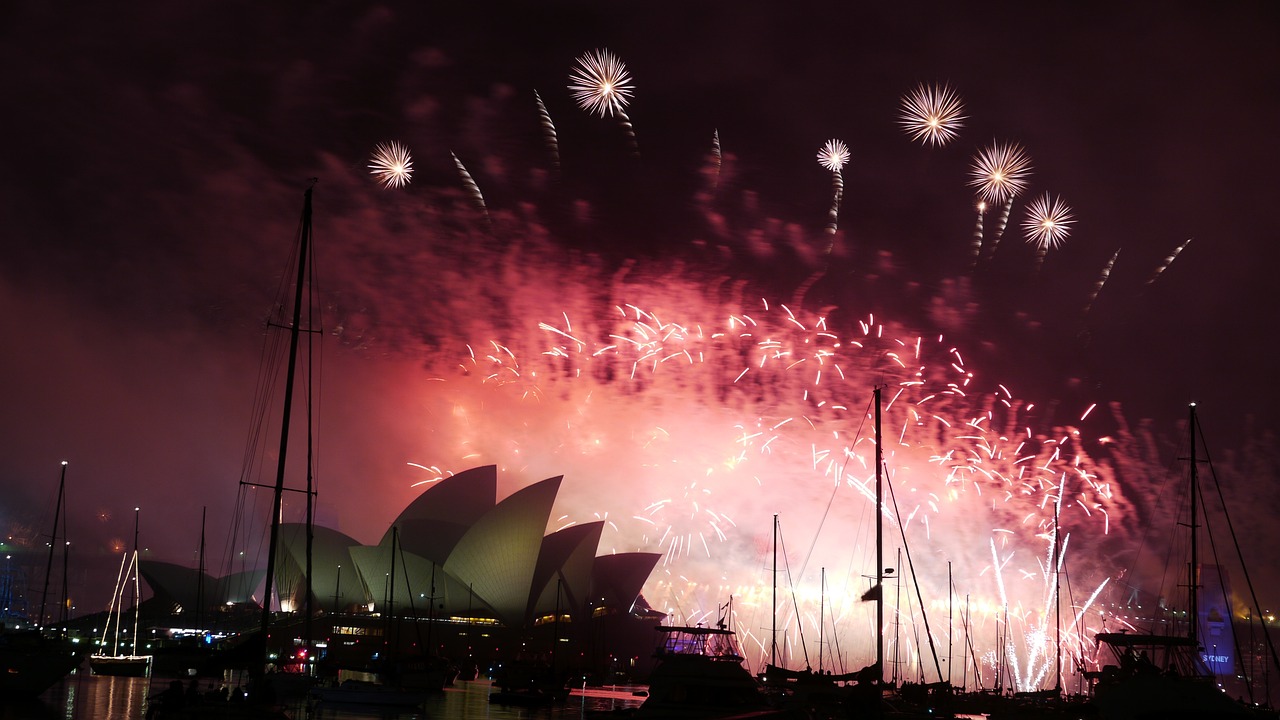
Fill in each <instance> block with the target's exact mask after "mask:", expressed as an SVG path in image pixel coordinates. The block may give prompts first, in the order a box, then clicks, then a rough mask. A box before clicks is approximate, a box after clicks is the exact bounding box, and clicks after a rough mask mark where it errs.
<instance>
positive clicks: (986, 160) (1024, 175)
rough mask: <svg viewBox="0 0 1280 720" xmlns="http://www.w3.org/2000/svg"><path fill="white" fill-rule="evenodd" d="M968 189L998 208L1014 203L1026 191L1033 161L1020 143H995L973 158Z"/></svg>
mask: <svg viewBox="0 0 1280 720" xmlns="http://www.w3.org/2000/svg"><path fill="white" fill-rule="evenodd" d="M970 174H971V175H972V176H973V179H971V180H970V181H969V186H970V187H974V188H977V191H978V196H979V197H980V198H981V199H983V200H986V201H987V202H989V203H991V204H993V205H996V204H999V203H1002V202H1005V201H1006V200H1012V199H1013V198H1015V197H1017V196H1018V195H1021V194H1022V191H1023V190H1025V189H1026V187H1027V179H1028V178H1029V177H1030V176H1031V158H1030V157H1028V156H1027V153H1026V151H1024V150H1023V149H1022V146H1020V145H1018V144H1017V143H1012V144H1009V143H998V142H997V143H992V144H991V146H990V147H987V148H985V149H983V150H982V151H980V152H979V153H978V154H977V155H975V156H974V158H973V165H972V167H971V169H970Z"/></svg>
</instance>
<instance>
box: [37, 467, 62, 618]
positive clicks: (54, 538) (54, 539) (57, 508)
mask: <svg viewBox="0 0 1280 720" xmlns="http://www.w3.org/2000/svg"><path fill="white" fill-rule="evenodd" d="M66 488H67V461H66V460H63V461H62V476H61V479H59V480H58V502H57V504H56V505H54V506H53V531H52V532H51V533H50V534H49V562H48V564H46V565H45V568H44V592H42V593H41V594H40V628H41V629H43V628H44V610H45V606H46V605H47V604H48V600H49V576H50V575H52V574H53V549H54V547H56V546H57V544H58V518H60V517H62V503H63V492H64V491H65V490H66ZM64 592H65V588H64Z"/></svg>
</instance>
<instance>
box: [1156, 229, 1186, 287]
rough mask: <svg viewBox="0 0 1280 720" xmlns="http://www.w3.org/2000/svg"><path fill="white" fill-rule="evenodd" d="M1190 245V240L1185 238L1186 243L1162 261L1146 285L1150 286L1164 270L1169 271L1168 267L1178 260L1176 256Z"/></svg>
mask: <svg viewBox="0 0 1280 720" xmlns="http://www.w3.org/2000/svg"><path fill="white" fill-rule="evenodd" d="M1190 244H1191V238H1187V240H1186V242H1184V243H1182V244H1181V245H1179V246H1178V247H1176V248H1174V250H1173V252H1172V253H1170V254H1169V256H1168V257H1166V258H1165V259H1164V262H1163V263H1161V264H1160V267H1158V268H1156V271H1155V273H1154V274H1153V275H1152V276H1151V279H1150V280H1148V281H1147V285H1151V283H1153V282H1155V281H1156V278H1158V277H1160V275H1161V274H1162V273H1164V271H1165V270H1167V269H1169V266H1170V265H1172V264H1173V261H1174V260H1176V259H1177V258H1178V255H1179V254H1180V253H1181V252H1182V251H1183V250H1184V249H1185V248H1186V247H1187V246H1188V245H1190Z"/></svg>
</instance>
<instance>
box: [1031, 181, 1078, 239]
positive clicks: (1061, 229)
mask: <svg viewBox="0 0 1280 720" xmlns="http://www.w3.org/2000/svg"><path fill="white" fill-rule="evenodd" d="M1074 222H1075V220H1074V219H1072V215H1071V208H1069V207H1067V205H1066V203H1064V202H1062V198H1056V197H1052V198H1051V197H1050V196H1049V193H1045V194H1043V195H1041V196H1040V197H1038V198H1036V199H1035V201H1033V202H1032V203H1031V205H1030V206H1028V207H1027V219H1026V220H1024V221H1023V223H1022V228H1023V230H1025V231H1026V232H1027V242H1028V243H1031V244H1033V245H1035V246H1037V247H1041V248H1056V247H1058V246H1059V245H1061V244H1062V243H1063V242H1065V241H1066V239H1067V237H1068V236H1069V235H1071V225H1072V223H1074Z"/></svg>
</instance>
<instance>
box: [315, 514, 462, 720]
mask: <svg viewBox="0 0 1280 720" xmlns="http://www.w3.org/2000/svg"><path fill="white" fill-rule="evenodd" d="M399 549H400V528H399V527H392V528H391V572H390V573H389V574H388V581H387V624H386V628H385V629H384V634H383V637H384V639H385V643H386V649H387V651H388V652H387V657H386V658H385V663H384V669H385V670H386V671H387V672H383V673H380V675H381V676H382V678H383V682H370V681H365V680H346V681H344V682H343V683H342V684H341V685H337V686H335V687H314V688H312V689H311V696H312V697H314V698H316V699H317V700H321V701H324V702H330V703H354V704H358V705H390V706H407V707H413V706H418V705H421V704H422V703H424V702H426V701H427V699H428V698H429V697H431V695H432V694H433V692H438V691H440V690H442V689H443V688H444V675H443V673H442V672H441V673H427V672H426V670H427V668H426V667H425V666H421V667H420V666H418V665H419V664H410V665H406V664H403V663H401V662H400V653H399V644H400V638H399V635H398V634H397V633H395V629H396V626H397V625H398V621H397V619H396V614H395V587H396V555H397V553H398V551H399ZM401 564H402V565H403V563H401ZM401 572H406V570H404V569H403V568H402V569H401ZM410 601H412V594H411V595H410ZM414 614H415V616H416V612H415V613H414ZM415 623H416V617H415ZM427 674H430V675H432V676H433V677H435V676H437V675H438V677H436V679H435V681H432V680H426V681H425V682H426V683H429V684H422V685H419V683H418V682H414V681H415V680H418V681H423V680H424V679H425V675H427Z"/></svg>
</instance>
